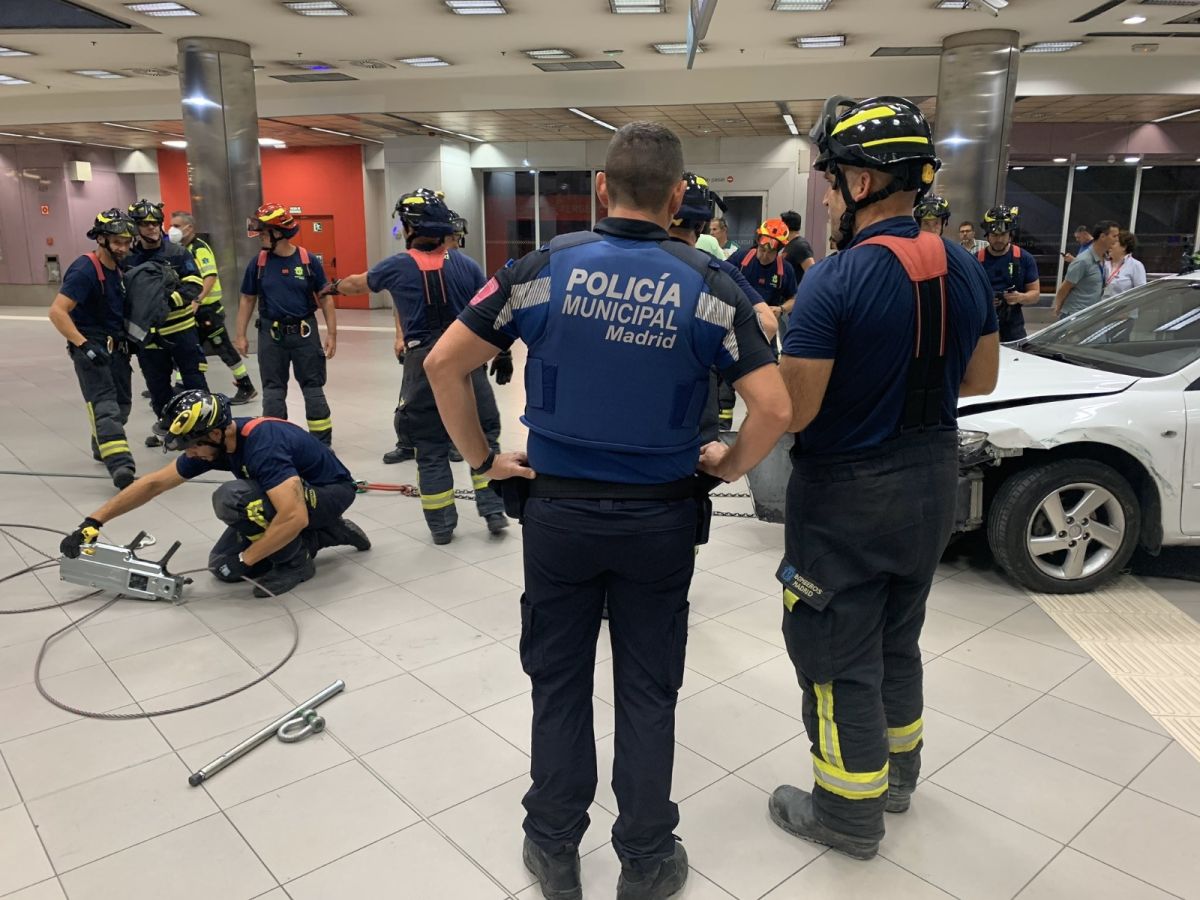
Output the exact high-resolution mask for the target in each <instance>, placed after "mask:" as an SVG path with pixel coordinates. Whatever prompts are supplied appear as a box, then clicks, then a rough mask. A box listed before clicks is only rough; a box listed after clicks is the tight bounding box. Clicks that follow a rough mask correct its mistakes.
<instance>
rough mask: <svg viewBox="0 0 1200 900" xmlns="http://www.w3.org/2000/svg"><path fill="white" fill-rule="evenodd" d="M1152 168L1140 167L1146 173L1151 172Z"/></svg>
mask: <svg viewBox="0 0 1200 900" xmlns="http://www.w3.org/2000/svg"><path fill="white" fill-rule="evenodd" d="M1153 168H1154V166H1142V171H1143V172H1148V171H1150V170H1151V169H1153Z"/></svg>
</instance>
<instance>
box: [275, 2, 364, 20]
mask: <svg viewBox="0 0 1200 900" xmlns="http://www.w3.org/2000/svg"><path fill="white" fill-rule="evenodd" d="M283 5H284V6H286V7H287V8H288V9H290V10H291V11H292V12H294V13H297V14H298V15H301V16H312V17H324V16H348V15H350V10H348V9H346V7H344V6H342V5H341V4H340V3H335V2H334V0H301V2H294V0H287V2H285V3H284V4H283Z"/></svg>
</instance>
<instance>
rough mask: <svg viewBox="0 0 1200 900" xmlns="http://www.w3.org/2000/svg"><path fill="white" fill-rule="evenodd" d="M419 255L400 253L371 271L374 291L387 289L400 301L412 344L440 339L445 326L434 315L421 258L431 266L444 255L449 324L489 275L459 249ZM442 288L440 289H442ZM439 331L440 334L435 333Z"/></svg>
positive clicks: (406, 336)
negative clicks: (439, 256)
mask: <svg viewBox="0 0 1200 900" xmlns="http://www.w3.org/2000/svg"><path fill="white" fill-rule="evenodd" d="M415 252H416V253H418V254H419V257H417V258H414V257H413V256H410V255H409V254H408V253H407V252H405V253H397V254H396V255H395V256H389V257H388V258H387V259H385V260H381V261H380V262H377V263H376V264H375V265H374V266H372V267H371V270H370V271H369V272H367V287H368V288H370V289H371V290H372V291H387V292H388V293H389V294H391V295H392V302H393V303H395V304H396V312H397V313H398V314H399V316H400V328H401V329H402V330H403V331H404V340H405V342H406V343H408V344H409V345H410V346H412V345H414V342H418V341H419V342H421V343H425V342H427V341H428V340H429V339H430V338H436V337H437V336H438V334H440V333H441V332H442V331H443V330H444V327H443V328H438V327H437V326H438V320H437V317H436V314H433V315H431V312H430V308H429V305H428V303H427V302H426V300H427V298H426V296H425V294H426V291H425V278H424V274H423V273H422V271H421V268H420V266H419V265H418V262H417V259H418V258H419V259H421V260H422V263H423V264H424V265H426V266H427V267H431V266H433V265H434V264H435V263H436V262H437V259H436V257H437V255H438V254H441V255H442V257H443V259H442V269H441V276H442V277H441V281H440V282H438V284H439V285H440V286H444V289H445V292H446V296H445V300H446V303H447V304H448V307H449V308H448V309H446V310H445V316H444V319H443V321H444V322H445V326H449V324H450V323H451V322H453V321H454V320H455V319H456V318H458V315H459V313H461V312H462V311H463V310H464V309H466V308H467V306H468V304H470V302H471V298H472V297H474V296H475V294H476V293H477V292H478V291H479V289H480V288H481V287H483V285H484V283H485V282H486V281H487V277H486V276H485V275H484V274H483V269H481V268H479V264H478V263H477V262H475V260H473V259H471V257H469V256H467V255H466V254H465V253H460V252H458V251H457V250H438V251H419V250H418V251H415ZM429 275H430V277H431V278H436V277H437V274H436V272H433V271H430V273H429ZM440 289H441V287H439V288H437V290H440ZM435 332H436V333H435Z"/></svg>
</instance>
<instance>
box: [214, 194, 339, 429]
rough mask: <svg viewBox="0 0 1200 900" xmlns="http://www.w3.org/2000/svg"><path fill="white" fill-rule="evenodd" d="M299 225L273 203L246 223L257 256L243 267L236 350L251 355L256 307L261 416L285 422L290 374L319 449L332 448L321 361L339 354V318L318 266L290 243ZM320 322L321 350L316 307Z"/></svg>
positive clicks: (301, 249) (323, 369)
mask: <svg viewBox="0 0 1200 900" xmlns="http://www.w3.org/2000/svg"><path fill="white" fill-rule="evenodd" d="M299 233H300V225H299V223H298V222H297V221H296V220H295V219H293V218H292V215H291V213H289V212H288V211H287V210H286V209H285V208H284V207H282V206H280V205H279V204H278V203H264V204H263V205H262V206H260V207H259V208H258V209H257V210H255V212H254V215H253V216H251V217H250V218H249V219H247V220H246V234H247V235H249V236H250V237H257V238H258V239H259V243H260V245H261V249H260V250H259V252H258V256H257V257H256V258H255V259H252V260H250V263H249V264H248V265H247V266H246V274H245V275H244V276H243V278H242V296H241V303H240V305H239V307H238V320H237V336H236V337H235V338H234V340H233V346H234V349H236V350H237V352H238V353H240V354H241V355H242V356H245V355H246V353H247V352H248V351H249V342H248V341H247V340H246V328H247V327H248V326H249V324H250V316H251V314H252V313H253V312H254V306H255V304H256V303H257V304H259V310H258V313H259V318H258V323H257V325H258V373H259V377H260V378H261V379H262V386H263V389H262V408H263V414H264V415H268V416H276V417H278V418H280V419H286V418H287V389H288V369H289V367H290V368H291V369H292V370H293V371H294V372H295V373H296V380H297V381H298V382H300V393H301V394H303V395H304V415H305V418H306V419H307V420H308V431H309V433H310V434H312V435H313V436H314V437H316V438H317V439H318V440H319V441H320V442H321V443H323V444H325V445H326V446H330V445H332V443H333V416H332V414H331V413H330V412H329V403H328V401H326V399H325V371H326V361H327V360H330V359H333V355H334V353H335V352H336V351H337V313H336V312H335V311H334V305H333V300H331V299H330V298H329V297H328V296H327V295H326V294H325V293H323V290H324V288H325V286H326V280H325V268H324V266H322V265H321V260H319V259H317V258H316V257H315V256H312V255H310V254H309V252H308V251H307V250H305V249H304V248H303V247H300V246H298V245H296V244H293V243H292V239H293V238H294V237H296V235H298V234H299ZM318 306H320V307H321V313H322V314H323V315H324V317H325V343H324V345H322V343H321V335H320V334H319V333H318V332H317V307H318Z"/></svg>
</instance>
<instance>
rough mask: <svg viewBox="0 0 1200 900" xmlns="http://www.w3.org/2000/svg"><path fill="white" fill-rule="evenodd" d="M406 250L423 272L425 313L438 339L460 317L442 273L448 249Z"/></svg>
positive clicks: (430, 328)
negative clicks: (451, 305) (453, 306)
mask: <svg viewBox="0 0 1200 900" xmlns="http://www.w3.org/2000/svg"><path fill="white" fill-rule="evenodd" d="M404 252H405V253H407V254H408V255H409V257H410V258H411V259H412V261H413V262H415V263H416V264H417V270H418V271H419V272H420V273H421V283H422V285H423V286H424V288H425V314H426V317H427V320H428V324H429V330H430V332H432V334H433V340H437V339H438V338H439V337H441V335H442V333H443V332H444V331H445V330H446V329H447V328H449V327H450V325H451V324H452V323H453V322H454V320H455V319H457V318H458V314H457V313H455V312H454V310H453V309H451V307H450V298H449V295H448V294H447V292H446V279H445V277H444V275H443V274H442V273H443V270H444V269H445V267H446V256H447V254H446V251H445V250H444V249H442V248H440V247H439V248H438V249H437V250H416V249H413V248H411V247H410V248H409V249H408V250H406V251H404Z"/></svg>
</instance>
